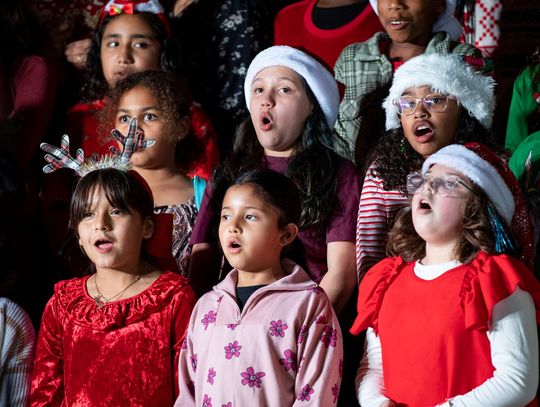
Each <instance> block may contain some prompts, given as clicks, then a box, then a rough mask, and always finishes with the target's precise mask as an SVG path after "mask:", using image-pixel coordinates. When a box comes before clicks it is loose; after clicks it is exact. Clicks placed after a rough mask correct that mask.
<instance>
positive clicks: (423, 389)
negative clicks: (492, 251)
mask: <svg viewBox="0 0 540 407" xmlns="http://www.w3.org/2000/svg"><path fill="white" fill-rule="evenodd" d="M518 286H519V287H520V288H521V289H522V290H524V291H528V292H529V293H530V294H531V296H532V298H533V300H534V302H535V305H536V309H537V313H536V315H537V321H538V316H539V312H538V310H539V309H540V284H538V282H537V281H536V280H535V278H534V276H533V275H532V273H531V272H530V271H528V270H527V268H526V267H525V266H524V265H523V264H522V263H521V262H520V261H518V260H515V259H513V258H511V257H508V256H506V255H500V256H490V255H488V254H486V253H483V252H480V253H479V254H478V255H477V256H476V258H475V259H474V260H473V261H472V262H471V263H470V264H463V265H461V266H458V267H456V268H454V269H452V270H449V271H447V272H446V273H444V274H443V275H442V276H440V277H438V278H436V279H434V280H422V279H420V278H419V277H417V276H416V275H415V274H414V263H405V262H404V261H403V260H402V259H401V258H399V257H395V258H389V259H385V260H383V261H381V262H379V263H378V264H377V265H375V266H374V267H373V268H371V269H370V270H369V271H368V273H367V274H366V276H365V277H364V279H363V280H362V283H361V284H360V292H359V297H358V317H357V319H356V321H355V323H354V325H353V327H352V329H351V332H352V333H353V334H358V333H360V332H361V331H362V330H364V329H366V328H368V327H373V329H374V330H375V332H376V333H377V335H379V338H380V340H381V349H382V362H383V377H384V389H385V391H384V394H385V396H386V397H388V398H390V399H392V400H394V401H395V402H396V403H398V405H399V406H433V405H436V404H438V403H442V402H444V401H445V400H446V399H448V398H451V397H454V396H457V395H461V394H465V393H467V392H469V391H470V390H472V389H473V388H475V387H478V386H479V385H481V384H482V383H483V382H485V381H486V380H487V379H489V378H490V377H492V376H493V372H494V367H493V365H492V363H491V347H490V343H489V340H488V338H487V335H486V331H487V330H488V324H489V322H490V321H491V313H492V310H493V306H494V305H495V304H497V303H498V302H500V301H501V300H503V299H505V298H506V297H508V296H510V295H511V294H512V293H513V292H514V291H515V289H516V287H518ZM529 405H530V406H533V405H534V406H536V405H537V404H536V400H535V401H533V402H532V403H531V404H529Z"/></svg>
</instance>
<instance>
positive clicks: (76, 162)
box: [39, 134, 84, 174]
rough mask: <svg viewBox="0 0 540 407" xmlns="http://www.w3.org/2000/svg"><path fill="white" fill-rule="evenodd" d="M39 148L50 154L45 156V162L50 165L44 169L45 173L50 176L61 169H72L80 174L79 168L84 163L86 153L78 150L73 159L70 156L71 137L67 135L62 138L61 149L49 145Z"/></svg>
mask: <svg viewBox="0 0 540 407" xmlns="http://www.w3.org/2000/svg"><path fill="white" fill-rule="evenodd" d="M39 147H40V148H41V149H42V150H43V151H45V152H46V153H48V154H45V161H47V162H48V163H49V164H47V165H46V166H45V167H43V172H44V173H47V174H48V173H51V172H53V171H56V170H58V169H60V168H71V169H72V170H75V172H77V173H79V168H80V167H81V164H82V163H83V161H84V152H83V150H82V149H80V148H78V149H77V155H76V156H75V157H72V156H71V155H70V154H69V136H68V135H67V134H64V135H63V136H62V142H61V144H60V148H58V147H55V146H53V145H51V144H48V143H41V144H40V145H39Z"/></svg>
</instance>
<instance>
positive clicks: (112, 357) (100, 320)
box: [30, 124, 195, 406]
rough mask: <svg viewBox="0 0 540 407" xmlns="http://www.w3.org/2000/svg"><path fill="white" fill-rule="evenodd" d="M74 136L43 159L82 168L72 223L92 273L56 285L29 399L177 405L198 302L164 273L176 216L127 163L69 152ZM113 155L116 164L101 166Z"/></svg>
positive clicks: (40, 402) (53, 402)
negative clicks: (92, 160)
mask: <svg viewBox="0 0 540 407" xmlns="http://www.w3.org/2000/svg"><path fill="white" fill-rule="evenodd" d="M134 128H136V124H135V125H134ZM134 133H135V132H134V131H133V132H130V133H129V134H131V135H133V134H134ZM127 139H129V136H128V137H126V139H125V140H123V141H124V145H128V146H131V147H136V148H138V147H139V144H140V143H139V141H140V140H135V142H134V143H133V142H130V143H128V142H127ZM132 141H133V140H132ZM68 143H69V141H68V140H66V139H64V140H63V142H62V147H63V148H62V150H60V149H55V148H52V146H48V147H49V148H48V149H47V151H48V152H49V153H52V154H55V155H56V157H57V158H56V159H54V158H52V157H51V156H50V155H48V156H46V157H48V161H49V162H50V163H51V164H50V165H49V166H47V167H45V170H46V171H50V170H54V169H56V168H58V167H60V166H63V164H60V163H59V161H61V162H62V163H64V164H66V163H69V164H67V166H69V167H70V168H73V169H76V171H77V172H78V173H79V175H82V178H81V180H80V181H79V183H78V184H77V187H76V189H75V192H74V195H73V199H72V201H71V220H70V222H71V225H72V227H73V229H74V232H75V234H76V237H77V239H78V242H79V245H80V246H81V250H82V251H83V253H84V254H85V255H86V256H87V257H88V258H89V260H90V261H91V262H92V264H93V268H94V271H95V272H94V273H92V274H91V275H88V276H85V277H82V278H74V279H71V280H66V281H60V282H59V283H57V284H56V285H55V288H54V294H53V296H52V298H51V299H50V300H49V302H48V303H47V306H46V307H45V311H44V312H43V318H42V322H41V328H40V331H39V339H38V343H37V349H36V358H35V361H34V371H33V378H32V390H31V396H30V405H31V406H60V405H62V406H82V405H84V406H98V405H107V406H135V405H136V406H171V405H172V404H173V401H174V399H175V397H176V396H177V392H176V391H175V388H176V386H175V383H176V381H175V379H174V378H175V371H176V369H177V367H176V366H177V362H176V361H177V356H178V352H179V350H180V345H181V341H182V340H183V337H184V334H185V331H186V328H187V324H188V322H189V316H190V313H191V310H192V309H193V305H194V303H195V295H194V294H193V291H192V290H191V287H190V286H189V284H188V282H187V280H186V279H185V278H184V277H182V276H180V275H179V274H178V273H176V272H171V271H168V270H171V269H174V266H175V263H174V261H173V262H172V268H168V267H169V265H170V264H171V261H170V260H171V259H170V245H169V246H168V247H167V245H166V244H164V242H165V241H167V240H168V242H169V244H170V233H171V232H170V221H171V219H170V217H168V216H159V217H158V216H156V215H154V214H153V199H152V195H151V193H150V192H149V189H148V187H147V186H146V185H145V184H144V181H143V180H142V179H141V177H140V176H138V175H137V174H136V173H134V172H133V171H127V170H128V169H129V165H123V164H122V163H121V162H120V163H119V161H117V159H116V158H109V157H108V158H107V159H106V160H103V161H100V162H99V163H98V164H99V165H98V166H94V168H92V167H89V166H86V167H85V165H83V166H79V165H78V164H79V163H80V161H81V160H80V159H79V158H78V157H77V159H73V158H72V157H70V156H69V154H66V153H69V151H68V150H69V144H68ZM46 148H47V146H46ZM133 150H135V148H133ZM122 154H124V153H122ZM127 160H129V157H127V159H126V161H124V164H125V163H126V162H127ZM111 161H113V164H114V167H113V168H111V167H109V168H103V167H104V166H107V165H110V163H111ZM83 164H86V163H83ZM90 165H91V164H90ZM95 168H98V169H95ZM88 171H89V172H88ZM85 172H86V174H85ZM167 219H168V223H167ZM167 226H169V227H168V228H167ZM167 238H168V239H167ZM158 240H159V242H158ZM160 249H161V251H160ZM163 253H164V255H163ZM167 254H168V255H167ZM165 261H168V262H167V263H165Z"/></svg>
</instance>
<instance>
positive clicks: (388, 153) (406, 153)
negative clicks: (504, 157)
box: [366, 107, 494, 195]
mask: <svg viewBox="0 0 540 407" xmlns="http://www.w3.org/2000/svg"><path fill="white" fill-rule="evenodd" d="M492 139H493V136H492V133H491V131H490V130H487V129H486V128H485V127H484V126H482V124H481V123H480V122H479V121H478V119H476V118H475V117H473V116H471V115H470V114H469V112H468V111H467V110H466V109H464V108H463V107H461V114H460V117H459V123H458V126H457V129H456V134H455V136H454V140H453V143H456V144H465V143H469V142H473V141H474V142H479V143H482V144H485V145H487V146H489V147H494V143H493V141H492ZM423 162H424V158H423V157H422V156H421V155H420V154H419V153H417V152H416V151H415V150H414V149H413V148H412V147H411V145H410V144H409V142H408V141H407V139H406V138H405V135H404V133H403V128H402V127H401V126H400V127H399V128H398V129H394V130H390V131H387V132H386V133H385V134H384V135H383V137H381V139H380V140H379V142H378V143H377V144H376V145H375V147H374V148H373V149H372V150H371V152H370V153H369V156H368V159H367V160H366V163H367V164H366V165H369V164H373V166H372V168H371V170H369V169H366V170H369V171H372V174H373V175H374V176H377V177H379V178H380V179H382V181H383V187H384V189H385V190H386V191H399V192H401V193H402V194H403V195H407V182H406V179H407V174H409V173H411V172H413V171H418V170H419V169H420V167H421V166H422V163H423Z"/></svg>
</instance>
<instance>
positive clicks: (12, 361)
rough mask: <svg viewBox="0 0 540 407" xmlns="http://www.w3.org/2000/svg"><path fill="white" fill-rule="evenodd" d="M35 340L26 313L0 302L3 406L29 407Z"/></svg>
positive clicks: (0, 396) (0, 300)
mask: <svg viewBox="0 0 540 407" xmlns="http://www.w3.org/2000/svg"><path fill="white" fill-rule="evenodd" d="M35 340H36V334H35V332H34V328H33V327H32V323H31V322H30V318H29V317H28V315H27V314H26V312H24V310H23V309H22V308H20V307H19V306H18V305H17V304H15V303H13V302H11V301H9V300H8V299H6V298H0V351H1V352H2V353H1V355H0V406H25V405H27V403H28V395H29V393H30V383H31V378H32V364H33V359H34V346H35Z"/></svg>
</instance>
